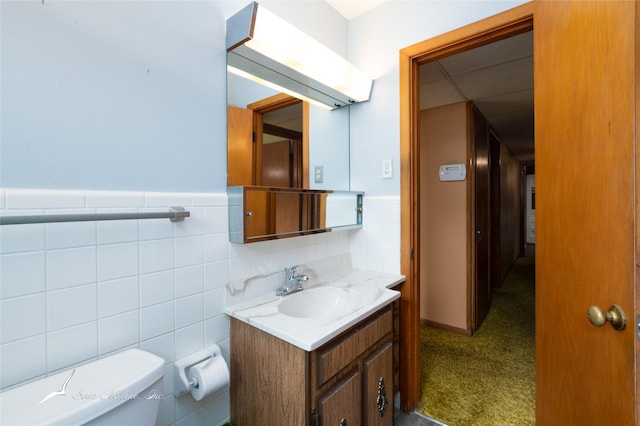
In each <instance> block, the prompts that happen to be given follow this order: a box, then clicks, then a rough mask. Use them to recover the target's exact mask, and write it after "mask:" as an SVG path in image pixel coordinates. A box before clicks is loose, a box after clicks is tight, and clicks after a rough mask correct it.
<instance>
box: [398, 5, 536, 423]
mask: <svg viewBox="0 0 640 426" xmlns="http://www.w3.org/2000/svg"><path fill="white" fill-rule="evenodd" d="M536 6H537V5H536V3H535V2H529V3H525V4H523V5H521V6H518V7H515V8H513V9H510V10H507V11H505V12H502V13H500V14H498V15H494V16H492V17H489V18H486V19H483V20H481V21H478V22H475V23H472V24H469V25H467V26H464V27H461V28H458V29H456V30H453V31H450V32H448V33H445V34H442V35H439V36H437V37H434V38H431V39H429V40H426V41H423V42H420V43H417V44H414V45H412V46H409V47H406V48H404V49H401V50H400V64H399V68H400V212H401V213H400V268H401V272H402V274H403V275H405V277H406V281H405V283H404V284H403V286H402V289H401V296H400V305H401V309H400V357H401V359H402V362H401V363H400V395H401V398H400V408H401V409H402V410H403V411H412V410H413V409H414V408H415V407H416V406H417V405H418V403H419V402H420V393H421V366H420V360H421V357H420V266H419V262H418V261H417V260H418V259H419V258H420V257H419V253H420V222H419V218H420V203H419V202H418V200H419V194H420V185H419V178H420V175H419V172H420V165H419V159H420V140H419V129H418V113H419V102H418V101H419V90H418V83H419V73H418V67H419V66H420V65H422V64H424V63H426V62H430V61H434V60H438V59H441V58H444V57H447V56H451V55H454V54H456V53H460V52H463V51H466V50H470V49H473V48H476V47H480V46H483V45H486V44H490V43H493V42H496V41H500V40H503V39H505V38H508V37H512V36H515V35H518V34H522V33H525V32H527V31H531V30H532V29H533V18H534V13H535V9H536Z"/></svg>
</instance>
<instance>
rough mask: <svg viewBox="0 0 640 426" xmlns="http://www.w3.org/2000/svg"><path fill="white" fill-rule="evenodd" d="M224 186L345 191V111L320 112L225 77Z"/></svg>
mask: <svg viewBox="0 0 640 426" xmlns="http://www.w3.org/2000/svg"><path fill="white" fill-rule="evenodd" d="M227 107H228V108H227V109H228V129H227V130H228V140H227V143H228V163H227V164H228V181H227V184H228V186H236V185H258V186H278V187H280V186H283V187H290V188H306V189H332V190H345V191H348V190H349V189H350V188H349V107H344V108H340V109H336V110H325V109H323V108H321V107H319V106H316V105H310V104H308V103H307V102H303V101H301V100H299V99H296V98H293V97H291V96H289V95H285V94H282V93H279V92H277V91H276V90H274V89H271V88H269V87H267V86H265V85H262V84H259V83H256V82H254V81H251V80H249V79H246V78H243V77H240V76H238V75H236V74H233V73H230V72H227Z"/></svg>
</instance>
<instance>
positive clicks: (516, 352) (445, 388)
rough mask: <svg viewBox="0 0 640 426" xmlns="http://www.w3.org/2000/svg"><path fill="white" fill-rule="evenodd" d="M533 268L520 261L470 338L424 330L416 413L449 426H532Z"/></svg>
mask: <svg viewBox="0 0 640 426" xmlns="http://www.w3.org/2000/svg"><path fill="white" fill-rule="evenodd" d="M534 271H535V262H534V258H532V257H525V258H519V259H518V260H517V261H516V263H515V264H514V266H513V268H512V269H511V271H510V272H509V274H508V276H507V278H506V279H505V281H504V283H503V285H502V287H501V288H499V289H495V290H494V292H493V295H492V301H491V309H490V311H489V314H488V315H487V318H486V319H485V320H484V322H483V323H482V325H481V326H480V329H479V330H478V332H477V333H476V334H475V335H474V336H473V337H465V336H460V335H457V334H453V333H450V332H447V331H443V330H439V329H434V328H431V327H422V329H421V336H420V337H421V340H420V345H421V347H420V349H421V353H422V388H423V391H422V400H421V401H420V404H419V405H418V408H417V411H418V412H419V413H422V414H424V415H426V416H429V417H431V418H434V419H436V420H439V421H441V422H444V423H446V424H448V425H450V426H461V425H487V426H498V425H534V424H535V332H534V328H535V306H534V304H535V278H534Z"/></svg>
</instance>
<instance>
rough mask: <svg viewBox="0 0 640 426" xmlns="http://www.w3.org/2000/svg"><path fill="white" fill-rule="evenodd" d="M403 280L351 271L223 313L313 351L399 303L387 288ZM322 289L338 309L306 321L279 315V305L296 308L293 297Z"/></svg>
mask: <svg viewBox="0 0 640 426" xmlns="http://www.w3.org/2000/svg"><path fill="white" fill-rule="evenodd" d="M404 280H405V277H404V276H403V275H396V274H389V273H384V272H376V271H369V270H363V269H351V270H350V271H349V272H348V273H346V274H345V275H342V276H341V277H339V278H336V279H334V280H330V281H322V280H317V282H315V283H312V284H311V285H309V286H306V285H305V289H304V290H302V291H301V292H298V293H293V294H291V295H288V296H276V295H275V294H272V295H266V296H260V297H256V298H254V299H252V300H248V301H246V302H243V303H239V304H235V305H231V306H228V307H227V308H226V309H225V312H226V314H227V315H229V316H231V317H233V318H236V319H238V320H240V321H243V322H245V323H247V324H250V325H252V326H254V327H256V328H258V329H260V330H262V331H265V332H267V333H269V334H271V335H273V336H276V337H278V338H280V339H282V340H284V341H286V342H289V343H291V344H293V345H295V346H297V347H299V348H301V349H304V350H306V351H313V350H315V349H317V348H319V347H320V346H322V345H323V344H325V343H326V342H328V341H329V340H331V339H332V338H334V337H336V336H337V335H339V334H340V333H342V332H343V331H345V330H347V329H348V328H350V327H351V326H353V325H355V324H357V323H358V322H360V321H362V320H363V319H365V318H367V317H368V316H369V315H371V314H373V313H374V312H376V311H377V310H379V309H380V308H382V307H383V306H386V305H388V304H389V303H391V302H393V301H394V300H396V299H398V298H399V297H400V292H399V291H396V290H391V289H390V288H391V287H394V286H396V285H398V284H400V283H402V282H404ZM323 287H325V288H326V287H329V288H330V289H331V290H330V291H332V292H335V293H336V294H339V295H340V300H341V303H340V306H341V307H340V308H331V307H328V308H327V309H326V311H323V312H322V313H321V314H320V315H317V316H312V317H309V318H305V317H297V316H295V317H294V316H290V315H285V314H283V313H281V312H280V309H281V308H280V305H281V304H284V303H286V302H287V301H288V300H291V301H293V304H295V302H296V300H297V299H293V298H294V297H296V295H302V293H304V292H307V293H306V294H305V296H307V295H309V296H311V295H312V293H314V292H317V291H323V290H321V289H322V288H323ZM327 291H328V290H327ZM297 297H298V298H300V297H301V296H297ZM298 300H299V299H298ZM288 303H289V304H290V305H291V304H292V303H291V302H288ZM320 303H321V302H320ZM315 308H316V307H314V309H315Z"/></svg>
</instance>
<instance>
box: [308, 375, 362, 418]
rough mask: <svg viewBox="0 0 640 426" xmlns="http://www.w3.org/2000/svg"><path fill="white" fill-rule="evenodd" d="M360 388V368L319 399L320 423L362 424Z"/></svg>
mask: <svg viewBox="0 0 640 426" xmlns="http://www.w3.org/2000/svg"><path fill="white" fill-rule="evenodd" d="M360 389H361V388H360V374H359V373H358V370H354V371H353V373H352V374H351V375H349V376H347V378H346V379H345V380H343V381H342V382H340V383H339V384H337V385H336V386H335V387H334V388H332V389H331V390H329V391H328V392H327V393H326V394H325V395H324V396H322V397H320V399H319V401H318V405H319V407H318V411H319V413H320V425H322V426H360V425H362V424H363V423H362V414H361V410H362V406H361V405H360V404H361V397H360V395H361V392H360Z"/></svg>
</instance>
